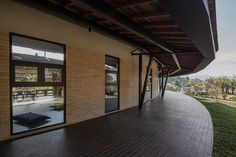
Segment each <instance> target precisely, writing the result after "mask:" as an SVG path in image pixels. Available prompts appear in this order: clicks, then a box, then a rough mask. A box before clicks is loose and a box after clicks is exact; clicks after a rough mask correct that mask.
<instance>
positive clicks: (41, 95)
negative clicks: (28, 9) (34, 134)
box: [11, 34, 65, 134]
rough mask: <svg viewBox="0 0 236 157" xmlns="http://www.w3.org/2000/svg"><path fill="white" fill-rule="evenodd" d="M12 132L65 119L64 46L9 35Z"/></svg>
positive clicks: (31, 128) (36, 127)
mask: <svg viewBox="0 0 236 157" xmlns="http://www.w3.org/2000/svg"><path fill="white" fill-rule="evenodd" d="M11 41H12V43H11V51H12V52H11V53H12V55H11V56H12V58H11V95H12V96H11V97H12V101H11V102H12V103H11V105H12V122H11V123H12V130H11V132H12V133H13V134H16V133H20V132H25V131H30V130H34V129H39V128H43V127H48V126H52V125H56V124H62V123H64V122H65V116H64V115H65V114H64V110H65V101H64V100H65V86H64V81H65V75H64V72H65V64H64V53H65V52H64V50H65V46H64V45H62V44H57V43H53V42H48V41H44V40H41V39H35V38H31V37H25V36H21V35H17V34H11Z"/></svg>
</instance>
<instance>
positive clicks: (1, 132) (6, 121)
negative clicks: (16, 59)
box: [0, 32, 10, 140]
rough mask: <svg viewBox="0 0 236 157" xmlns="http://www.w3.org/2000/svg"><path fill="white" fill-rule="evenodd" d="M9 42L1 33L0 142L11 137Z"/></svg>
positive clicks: (5, 35) (5, 34)
mask: <svg viewBox="0 0 236 157" xmlns="http://www.w3.org/2000/svg"><path fill="white" fill-rule="evenodd" d="M8 45H9V40H8V33H3V32H0V140H1V139H6V138H7V137H9V135H10V97H9V92H10V91H9V46H8Z"/></svg>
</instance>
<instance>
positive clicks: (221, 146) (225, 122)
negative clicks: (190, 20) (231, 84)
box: [197, 97, 236, 157]
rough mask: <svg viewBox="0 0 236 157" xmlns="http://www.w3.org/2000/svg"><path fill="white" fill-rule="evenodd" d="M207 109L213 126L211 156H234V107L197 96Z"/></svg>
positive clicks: (235, 151)
mask: <svg viewBox="0 0 236 157" xmlns="http://www.w3.org/2000/svg"><path fill="white" fill-rule="evenodd" d="M197 99H198V100H199V101H201V102H202V104H203V105H204V106H205V107H206V108H207V109H208V111H209V112H210V114H211V118H212V121H213V126H214V147H213V155H212V156H213V157H236V107H231V106H228V105H225V104H224V103H220V102H218V103H217V102H215V100H212V99H206V98H199V97H198V98H197Z"/></svg>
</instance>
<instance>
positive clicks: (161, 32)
mask: <svg viewBox="0 0 236 157" xmlns="http://www.w3.org/2000/svg"><path fill="white" fill-rule="evenodd" d="M153 33H154V34H159V35H185V33H184V32H177V31H176V32H174V31H172V32H171V31H160V32H153Z"/></svg>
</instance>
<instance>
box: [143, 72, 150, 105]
mask: <svg viewBox="0 0 236 157" xmlns="http://www.w3.org/2000/svg"><path fill="white" fill-rule="evenodd" d="M151 98H152V71H151V72H150V75H149V76H148V82H147V88H146V93H145V98H144V102H146V101H147V100H150V99H151Z"/></svg>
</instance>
